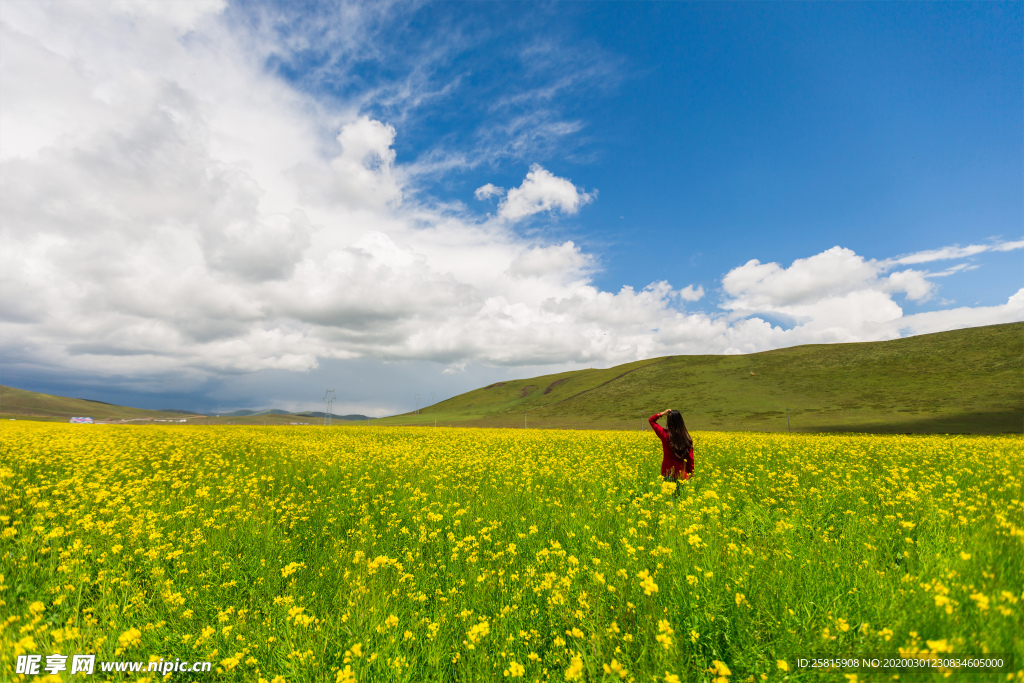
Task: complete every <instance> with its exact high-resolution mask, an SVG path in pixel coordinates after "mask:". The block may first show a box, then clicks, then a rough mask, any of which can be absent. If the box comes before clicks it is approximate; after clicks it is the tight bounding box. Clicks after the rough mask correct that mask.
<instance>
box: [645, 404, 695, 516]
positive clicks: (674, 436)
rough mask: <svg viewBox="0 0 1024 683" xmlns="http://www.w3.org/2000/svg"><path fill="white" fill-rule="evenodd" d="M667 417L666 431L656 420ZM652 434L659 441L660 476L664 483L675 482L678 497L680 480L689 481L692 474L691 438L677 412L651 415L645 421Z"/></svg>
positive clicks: (681, 417)
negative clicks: (660, 452)
mask: <svg viewBox="0 0 1024 683" xmlns="http://www.w3.org/2000/svg"><path fill="white" fill-rule="evenodd" d="M663 415H668V419H667V420H666V421H665V424H666V426H667V427H668V429H665V428H663V427H662V426H661V425H659V424H658V418H660V417H662V416H663ZM647 421H648V422H649V423H650V425H651V428H652V429H653V430H654V433H655V434H657V435H658V438H659V439H661V451H662V457H661V476H662V478H663V479H664V480H665V481H670V482H676V493H675V495H677V496H678V495H679V485H678V482H679V480H680V479H684V480H685V479H689V478H690V475H691V474H693V438H692V437H690V432H688V431H686V424H684V423H683V416H682V415H680V414H679V411H678V410H671V409H669V410H663V411H662V412H660V413H656V414H654V415H651V417H650V418H649V419H648V420H647Z"/></svg>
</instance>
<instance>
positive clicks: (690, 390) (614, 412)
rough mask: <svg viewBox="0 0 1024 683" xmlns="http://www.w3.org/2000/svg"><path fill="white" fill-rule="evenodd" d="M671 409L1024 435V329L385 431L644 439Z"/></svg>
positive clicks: (576, 375)
mask: <svg viewBox="0 0 1024 683" xmlns="http://www.w3.org/2000/svg"><path fill="white" fill-rule="evenodd" d="M667 407H672V408H677V409H679V410H680V411H682V413H683V416H684V418H685V419H686V423H687V426H688V427H689V428H690V429H695V430H702V429H703V430H750V431H786V430H787V429H788V428H790V427H791V429H792V431H800V432H809V431H813V432H850V431H858V432H880V433H904V432H906V433H979V434H986V433H1021V432H1024V322H1021V323H1010V324H1006V325H992V326H988V327H976V328H969V329H963V330H954V331H952V332H940V333H936V334H926V335H920V336H916V337H907V338H903V339H895V340H891V341H883V342H865V343H855V344H813V345H807V346H796V347H791V348H786V349H778V350H775V351H765V352H762V353H753V354H746V355H729V356H666V357H664V358H653V359H650V360H643V361H637V362H635V363H628V364H626V365H619V366H616V367H613V368H609V369H606V370H579V371H574V372H566V373H561V374H555V375H545V376H542V377H534V378H530V379H521V380H514V381H509V382H499V383H497V384H492V385H490V386H487V387H483V388H481V389H476V390H475V391H470V392H468V393H465V394H461V395H459V396H455V397H453V398H450V399H448V400H446V401H442V402H440V403H437V404H435V405H432V406H429V407H427V408H424V409H422V410H421V411H420V412H419V413H418V414H405V415H399V416H395V417H392V418H385V419H383V420H379V421H378V423H383V424H387V423H392V424H428V425H432V424H434V423H435V421H436V422H437V424H438V425H460V426H493V427H523V425H524V422H525V423H526V424H527V426H529V427H553V428H559V427H561V428H595V429H642V428H647V425H646V418H647V416H649V415H650V414H652V413H655V412H659V411H660V410H662V409H664V408H667ZM787 408H788V424H787Z"/></svg>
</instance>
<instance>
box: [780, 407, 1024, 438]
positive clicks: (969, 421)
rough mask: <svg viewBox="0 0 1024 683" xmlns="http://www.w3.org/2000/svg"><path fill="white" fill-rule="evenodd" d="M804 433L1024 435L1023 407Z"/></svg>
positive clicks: (823, 427) (835, 426)
mask: <svg viewBox="0 0 1024 683" xmlns="http://www.w3.org/2000/svg"><path fill="white" fill-rule="evenodd" d="M793 431H801V432H868V433H872V434H1024V407H1022V408H1021V409H1020V410H1006V411H975V412H964V413H956V414H953V415H941V416H936V417H934V418H915V419H902V420H901V419H898V418H897V419H893V420H892V421H878V422H863V423H858V424H853V425H851V424H816V425H814V426H813V427H806V428H800V429H797V428H794V429H793Z"/></svg>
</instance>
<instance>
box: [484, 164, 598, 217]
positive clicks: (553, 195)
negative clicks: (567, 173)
mask: <svg viewBox="0 0 1024 683" xmlns="http://www.w3.org/2000/svg"><path fill="white" fill-rule="evenodd" d="M594 196H595V195H594V193H586V192H583V191H581V190H579V189H577V188H576V186H575V185H573V184H572V181H570V180H567V179H566V178H559V177H558V176H556V175H554V174H553V173H551V172H550V171H548V170H546V169H544V168H541V167H540V166H539V165H538V164H534V165H533V166H531V167H530V172H529V173H527V174H526V178H525V179H524V180H523V184H522V185H520V186H519V187H513V188H512V189H511V190H509V191H508V194H507V195H505V199H504V200H503V201H502V202H501V204H500V206H499V207H498V215H499V216H501V217H502V218H504V219H506V220H509V221H516V220H519V219H521V218H525V217H527V216H532V215H533V214H536V213H540V212H542V211H554V210H556V209H558V210H560V211H562V212H564V213H568V214H574V213H576V212H578V211H579V210H580V207H581V206H583V205H584V204H587V203H589V202H591V201H593V200H594Z"/></svg>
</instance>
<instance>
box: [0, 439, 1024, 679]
mask: <svg viewBox="0 0 1024 683" xmlns="http://www.w3.org/2000/svg"><path fill="white" fill-rule="evenodd" d="M694 438H695V443H696V457H697V462H696V465H697V469H696V473H695V476H694V477H693V478H692V479H690V480H687V481H684V482H680V483H679V485H678V489H679V490H678V492H676V491H675V487H674V486H668V487H666V486H665V485H664V482H662V481H661V479H660V477H659V476H658V467H659V464H660V458H661V449H660V444H658V442H657V440H656V439H655V438H654V437H653V435H652V434H651V433H649V432H597V431H594V432H560V431H543V432H542V431H528V430H471V429H430V428H386V427H365V426H364V427H356V426H352V427H343V428H341V427H339V428H332V429H313V428H291V427H273V428H270V427H267V428H263V427H188V426H174V427H169V426H167V427H155V426H154V427H129V426H104V427H99V426H95V427H83V426H80V425H57V424H41V423H40V424H28V423H24V422H17V423H14V422H11V423H9V424H2V425H0V448H2V458H0V607H2V608H3V609H2V610H0V614H3V615H6V616H4V617H3V620H0V652H6V653H12V655H8V656H6V657H4V658H0V679H2V680H7V679H13V678H14V677H15V676H16V674H15V673H14V668H13V667H14V658H13V657H15V656H17V655H20V654H25V653H29V654H32V653H38V654H51V653H56V652H61V653H66V652H78V653H82V654H86V653H94V654H96V655H97V657H98V659H101V660H102V659H117V658H123V657H120V656H115V653H117V654H118V655H122V654H124V656H125V657H138V658H145V657H147V656H148V657H162V658H163V659H165V660H168V659H170V660H173V659H174V658H176V657H177V658H180V659H182V660H185V659H188V660H190V661H196V660H199V661H211V662H214V666H215V667H216V668H217V672H218V673H217V675H218V676H219V677H220V678H218V680H229V681H249V680H259V681H268V682H270V681H277V682H278V683H283V682H287V683H301V682H304V681H314V680H316V681H322V680H334V681H336V682H340V683H355V682H356V681H408V680H453V681H469V680H474V681H475V680H502V679H504V678H509V679H524V680H529V681H540V682H541V683H553V682H555V681H557V682H558V683H561V682H562V681H584V680H586V681H590V680H604V681H626V682H630V681H650V680H659V681H661V680H664V681H670V682H671V681H680V680H703V681H716V682H717V683H727V682H728V681H737V682H738V681H760V680H781V678H782V677H784V676H786V675H789V674H791V673H792V669H791V667H793V666H794V664H793V659H792V658H791V657H792V653H794V652H817V653H828V652H832V653H835V654H842V655H846V654H848V653H850V652H858V651H860V652H892V653H894V654H895V653H897V652H903V653H906V654H907V655H911V656H926V655H928V654H929V653H943V654H957V653H966V652H1018V651H1019V647H1020V641H1019V634H1020V633H1021V631H1022V630H1024V621H1022V618H1024V614H1022V613H1024V610H1022V609H1021V605H1020V600H1021V599H1022V598H1024V593H1022V590H1024V589H1022V586H1021V585H1020V581H1019V569H1020V567H1021V566H1024V559H1022V558H1024V503H1022V500H1024V490H1022V487H1024V475H1022V473H1021V460H1022V458H1021V454H1022V453H1024V440H1022V439H1021V438H1020V437H1013V436H1010V437H970V438H967V437H952V436H936V437H909V436H887V437H883V436H864V435H851V436H836V435H788V434H776V435H769V434H726V433H699V432H698V433H694ZM11 577H17V581H16V582H15V581H14V580H12V578H11ZM677 631H678V635H677ZM736 642H742V643H745V645H744V650H743V652H742V657H740V656H738V655H739V654H740V653H739V652H737V651H733V650H730V649H729V647H728V644H729V643H736ZM783 643H784V645H783ZM125 653H131V654H125ZM1018 659H1019V660H1022V661H1024V657H1020V658H1018ZM1007 674H1009V675H1011V676H1016V677H1019V678H1021V679H1024V673H1022V672H1017V671H1002V672H1000V679H1001V680H1002V679H1005V677H1006V675H1007Z"/></svg>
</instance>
